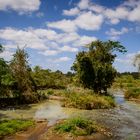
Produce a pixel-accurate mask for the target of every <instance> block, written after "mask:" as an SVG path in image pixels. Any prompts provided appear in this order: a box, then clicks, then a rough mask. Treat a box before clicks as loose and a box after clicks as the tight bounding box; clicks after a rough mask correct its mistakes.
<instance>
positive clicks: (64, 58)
mask: <svg viewBox="0 0 140 140" xmlns="http://www.w3.org/2000/svg"><path fill="white" fill-rule="evenodd" d="M70 60H71V58H69V57H67V56H64V57H60V58H58V59H55V60H54V62H55V63H57V62H67V61H70Z"/></svg>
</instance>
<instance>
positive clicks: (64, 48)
mask: <svg viewBox="0 0 140 140" xmlns="http://www.w3.org/2000/svg"><path fill="white" fill-rule="evenodd" d="M60 51H62V52H78V48H72V47H69V46H64V47H61V48H60Z"/></svg>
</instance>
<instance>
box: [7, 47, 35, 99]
mask: <svg viewBox="0 0 140 140" xmlns="http://www.w3.org/2000/svg"><path fill="white" fill-rule="evenodd" d="M10 68H11V71H12V74H13V77H14V79H15V80H16V83H17V89H18V91H19V96H20V97H22V96H24V97H27V96H28V95H29V96H31V94H32V92H33V91H34V86H33V81H32V78H31V75H30V71H31V68H30V66H29V64H28V54H27V53H26V52H25V50H24V49H20V48H17V50H16V53H15V54H14V55H13V59H12V60H11V63H10Z"/></svg>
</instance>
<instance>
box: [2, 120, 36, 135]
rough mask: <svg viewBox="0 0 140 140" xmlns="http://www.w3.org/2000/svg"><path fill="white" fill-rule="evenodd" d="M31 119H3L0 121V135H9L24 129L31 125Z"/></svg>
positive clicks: (32, 123) (32, 122)
mask: <svg viewBox="0 0 140 140" xmlns="http://www.w3.org/2000/svg"><path fill="white" fill-rule="evenodd" d="M33 125H34V121H32V120H3V121H0V137H2V136H5V135H11V134H14V133H16V132H18V131H22V130H26V129H27V128H28V127H30V126H33Z"/></svg>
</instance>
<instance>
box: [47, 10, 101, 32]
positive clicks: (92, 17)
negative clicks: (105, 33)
mask: <svg viewBox="0 0 140 140" xmlns="http://www.w3.org/2000/svg"><path fill="white" fill-rule="evenodd" d="M102 23H103V16H102V15H96V14H94V13H92V12H84V13H82V14H80V15H78V17H76V18H75V19H74V20H66V19H63V20H60V21H57V22H49V23H47V26H48V27H51V28H55V29H60V30H62V31H64V32H75V31H76V30H77V28H81V29H84V30H99V29H100V27H101V25H102Z"/></svg>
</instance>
